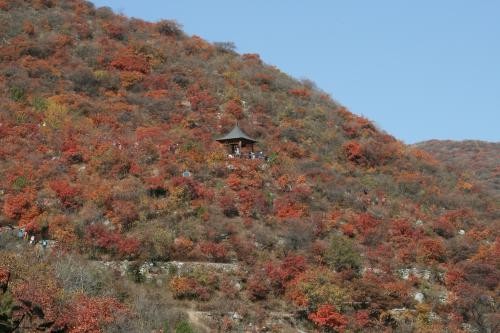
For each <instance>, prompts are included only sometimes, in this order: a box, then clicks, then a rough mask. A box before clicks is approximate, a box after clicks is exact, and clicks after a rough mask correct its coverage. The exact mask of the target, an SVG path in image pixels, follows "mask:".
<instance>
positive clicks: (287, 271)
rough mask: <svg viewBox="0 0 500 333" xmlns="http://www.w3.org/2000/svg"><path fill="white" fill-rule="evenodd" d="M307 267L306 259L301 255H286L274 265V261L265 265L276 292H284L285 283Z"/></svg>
mask: <svg viewBox="0 0 500 333" xmlns="http://www.w3.org/2000/svg"><path fill="white" fill-rule="evenodd" d="M306 269H307V264H306V260H305V258H304V257H303V256H299V255H293V254H290V255H288V256H287V257H286V258H285V259H283V261H282V262H281V263H280V264H279V265H278V266H276V265H275V264H274V263H267V264H266V266H265V270H266V274H267V277H268V278H269V280H270V282H271V285H272V286H273V287H274V288H275V289H276V291H278V292H281V293H282V292H284V291H285V288H286V286H287V284H288V283H289V282H290V281H292V280H293V279H294V278H295V277H296V276H297V275H299V274H300V273H302V272H304V271H305V270H306Z"/></svg>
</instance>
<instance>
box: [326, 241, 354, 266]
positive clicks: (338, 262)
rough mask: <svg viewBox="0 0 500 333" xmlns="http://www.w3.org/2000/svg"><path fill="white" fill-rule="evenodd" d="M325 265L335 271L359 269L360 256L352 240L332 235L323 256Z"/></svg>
mask: <svg viewBox="0 0 500 333" xmlns="http://www.w3.org/2000/svg"><path fill="white" fill-rule="evenodd" d="M325 259H326V262H327V264H328V265H329V266H330V267H331V268H332V269H335V270H337V271H342V270H346V269H352V270H354V271H359V270H360V269H361V264H362V262H361V255H360V253H359V251H358V250H357V249H356V247H355V244H354V242H353V241H352V240H350V239H348V238H347V237H345V236H340V235H334V236H333V237H332V239H331V240H330V246H329V248H328V250H327V252H326V254H325Z"/></svg>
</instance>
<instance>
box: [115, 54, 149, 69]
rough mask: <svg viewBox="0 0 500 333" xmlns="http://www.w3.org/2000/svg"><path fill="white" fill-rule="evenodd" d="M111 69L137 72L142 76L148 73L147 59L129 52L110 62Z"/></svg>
mask: <svg viewBox="0 0 500 333" xmlns="http://www.w3.org/2000/svg"><path fill="white" fill-rule="evenodd" d="M111 67H113V68H116V69H118V70H121V71H128V72H139V73H142V74H146V73H148V72H149V63H148V61H147V59H145V58H144V57H143V56H139V55H136V54H133V53H131V52H128V53H125V54H122V55H119V56H118V57H116V58H115V59H114V60H113V61H112V62H111Z"/></svg>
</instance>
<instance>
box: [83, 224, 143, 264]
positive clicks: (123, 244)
mask: <svg viewBox="0 0 500 333" xmlns="http://www.w3.org/2000/svg"><path fill="white" fill-rule="evenodd" d="M85 239H86V241H87V243H88V244H89V245H91V246H93V247H95V248H97V249H100V250H104V251H109V252H111V253H112V254H116V255H118V256H120V257H127V258H128V257H134V256H136V255H138V254H139V251H140V245H141V244H140V242H139V241H138V240H137V239H135V238H132V237H124V236H123V235H121V234H119V233H118V232H116V231H114V230H108V229H106V228H105V227H104V226H103V225H99V224H94V225H90V226H88V227H87V230H86V236H85Z"/></svg>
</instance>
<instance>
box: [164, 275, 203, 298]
mask: <svg viewBox="0 0 500 333" xmlns="http://www.w3.org/2000/svg"><path fill="white" fill-rule="evenodd" d="M169 286H170V290H171V291H172V293H173V294H174V297H175V298H198V299H200V300H208V299H209V298H210V295H209V292H208V290H207V289H206V288H205V287H202V286H200V285H199V283H198V282H197V281H196V280H195V279H193V278H191V277H185V276H176V277H174V278H173V279H172V280H170V283H169Z"/></svg>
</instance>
